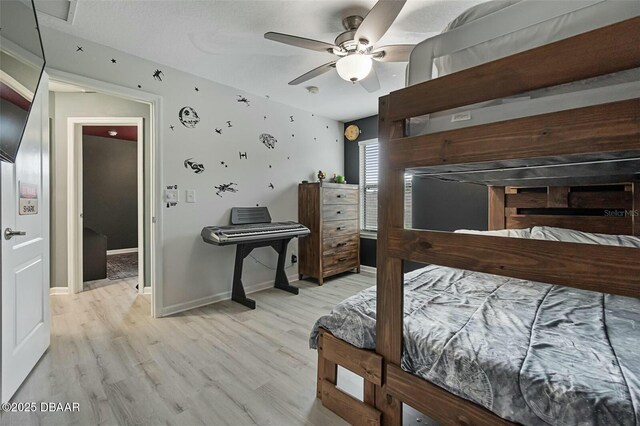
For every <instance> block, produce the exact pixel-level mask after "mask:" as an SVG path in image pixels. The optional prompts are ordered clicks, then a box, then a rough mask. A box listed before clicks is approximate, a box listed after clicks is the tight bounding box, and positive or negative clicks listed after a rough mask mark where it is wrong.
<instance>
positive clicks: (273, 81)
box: [39, 0, 482, 121]
mask: <svg viewBox="0 0 640 426" xmlns="http://www.w3.org/2000/svg"><path fill="white" fill-rule="evenodd" d="M54 1H55V0H54ZM480 2H482V0H414V1H411V0H409V1H408V2H407V4H406V5H405V8H404V9H403V11H402V12H401V14H400V16H399V17H398V19H397V20H396V22H395V23H394V25H393V26H392V27H391V30H390V31H389V32H388V33H387V34H386V35H385V36H384V38H383V39H382V40H381V41H380V42H379V43H378V44H377V45H383V44H395V43H417V42H420V41H422V40H424V39H426V38H428V37H430V36H433V35H435V34H436V33H439V32H440V31H441V30H442V29H443V28H444V27H445V26H446V24H447V23H448V22H449V21H450V20H452V19H453V18H455V17H456V16H457V15H458V14H460V13H461V12H462V11H464V10H465V9H467V8H469V7H471V6H472V5H474V4H477V3H480ZM374 4H375V1H365V0H355V1H322V0H315V1H244V0H234V1H192V0H182V1H178V0H175V1H161V0H154V1H142V0H135V1H110V0H99V1H95V0H82V1H79V2H78V5H77V10H76V13H75V20H74V23H73V25H70V24H68V23H65V22H62V21H60V20H57V19H54V18H51V17H50V16H47V15H42V14H41V15H40V17H39V18H40V24H41V25H46V26H49V27H52V28H55V29H57V30H60V31H63V32H66V33H69V34H73V35H75V36H78V37H82V38H85V39H88V40H91V41H94V42H97V43H101V44H104V45H107V46H111V47H113V48H116V49H119V50H122V51H124V52H127V53H130V54H133V55H136V56H139V57H142V58H144V59H148V60H151V61H154V62H157V63H158V64H163V65H168V66H171V67H174V68H177V69H179V70H183V71H187V72H190V73H192V74H196V75H198V76H201V77H204V78H208V79H210V80H214V81H217V82H220V83H223V84H227V85H229V86H233V87H237V88H240V89H242V90H244V91H246V92H249V93H254V94H256V95H269V96H270V97H271V99H274V100H277V101H280V102H283V103H286V104H289V105H292V106H295V107H298V108H302V109H304V110H307V111H310V112H313V113H315V114H319V115H323V116H325V117H330V118H333V119H337V120H342V121H348V120H351V119H355V118H361V117H366V116H369V115H373V114H376V113H377V108H378V97H380V96H383V95H385V94H387V93H389V92H390V91H392V90H396V89H399V88H401V87H402V86H403V85H404V70H405V67H406V64H404V63H386V64H379V63H377V64H376V65H377V68H376V69H377V71H378V75H379V77H380V81H381V86H382V87H381V89H380V90H379V91H378V92H375V93H372V94H370V93H367V92H366V91H365V90H364V89H363V88H361V87H360V86H358V85H352V84H351V83H348V82H346V81H344V80H341V79H340V77H338V75H337V73H335V72H330V73H327V74H325V75H322V76H320V77H317V78H315V79H313V80H310V81H309V82H308V83H307V84H304V83H303V84H301V85H299V86H289V85H288V84H287V83H288V82H289V81H290V80H292V79H294V78H295V77H298V76H299V75H301V74H303V73H305V72H307V71H309V70H311V69H312V68H315V67H317V66H319V65H321V64H323V63H326V62H329V61H330V60H332V58H333V56H331V55H329V54H325V53H320V52H313V51H307V50H304V49H299V48H295V47H290V46H287V45H283V44H279V43H275V42H272V41H268V40H265V39H264V38H263V34H264V33H265V32H267V31H276V32H283V33H288V34H293V35H299V36H303V37H307V38H314V39H318V40H323V41H327V42H333V40H334V39H335V37H336V36H337V35H338V34H339V33H340V32H341V31H343V29H342V26H341V20H342V18H344V17H346V16H349V15H353V14H360V15H362V16H364V15H366V13H367V11H368V10H369V9H370V8H371V7H372V6H373V5H374ZM308 85H314V86H317V87H318V88H319V89H320V93H319V94H316V95H312V94H309V93H307V91H306V89H305V87H306V86H308Z"/></svg>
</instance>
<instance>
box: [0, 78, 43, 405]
mask: <svg viewBox="0 0 640 426" xmlns="http://www.w3.org/2000/svg"><path fill="white" fill-rule="evenodd" d="M48 84H49V82H48V77H47V75H46V74H44V75H43V77H42V80H41V81H40V86H39V89H38V92H37V94H36V98H35V100H34V103H33V105H32V110H31V115H30V117H29V121H28V123H27V128H26V130H25V134H24V137H23V139H22V144H21V146H20V151H19V153H18V157H17V159H16V162H15V164H9V163H5V162H1V163H0V164H1V166H0V167H1V175H0V181H1V182H0V186H1V189H2V199H1V203H2V204H1V208H0V210H1V211H0V217H1V220H0V222H1V225H2V228H1V230H2V235H0V239H1V240H2V246H1V247H2V251H1V256H2V297H1V300H2V303H1V309H2V370H1V374H2V389H1V392H0V399H1V400H2V402H7V401H9V399H11V397H12V396H13V394H14V393H15V392H16V390H17V389H18V387H19V386H20V384H22V382H23V381H24V379H25V378H26V377H27V375H28V374H29V372H30V371H31V370H32V369H33V367H34V366H35V365H36V363H37V362H38V360H39V359H40V357H41V356H42V354H43V353H44V352H45V351H46V350H47V348H48V347H49V340H50V337H49V336H50V328H51V321H50V317H49V218H50V216H49V119H48V115H49V113H48V105H49V99H48ZM21 192H22V198H23V202H22V203H21V202H20V195H21ZM34 195H35V196H36V197H37V198H36V200H37V208H36V207H35V204H36V203H35V202H34V201H33V200H34V198H33V196H34ZM28 197H30V198H28ZM20 210H24V211H20ZM25 213H30V214H25ZM7 230H13V231H19V232H20V231H21V232H24V233H25V235H17V236H13V237H12V238H10V239H9V238H6V237H5V232H6V231H7Z"/></svg>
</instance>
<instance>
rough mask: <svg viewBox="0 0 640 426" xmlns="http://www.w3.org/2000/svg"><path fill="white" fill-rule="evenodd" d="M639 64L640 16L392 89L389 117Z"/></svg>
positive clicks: (405, 116)
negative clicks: (405, 86) (393, 90)
mask: <svg viewBox="0 0 640 426" xmlns="http://www.w3.org/2000/svg"><path fill="white" fill-rule="evenodd" d="M580 52H585V54H584V55H582V54H580ZM587 52H588V53H587ZM635 67H640V17H635V18H631V19H628V20H626V21H622V22H619V23H616V24H613V25H609V26H607V27H604V28H599V29H597V30H594V31H589V32H586V33H583V34H579V35H577V36H574V37H570V38H566V39H564V40H560V41H557V42H555V43H551V44H547V45H544V46H541V47H538V48H535V49H531V50H527V51H525V52H521V53H518V54H515V55H512V56H508V57H505V58H502V59H498V60H496V61H492V62H488V63H486V64H482V65H479V66H476V67H473V68H469V69H466V70H463V71H460V72H456V73H453V74H449V75H446V76H443V77H440V78H436V79H434V80H431V81H426V82H424V83H420V84H416V85H415V86H410V87H407V88H404V89H401V90H398V91H395V92H392V93H391V94H390V95H389V99H390V106H391V108H390V110H389V115H388V116H387V118H388V119H390V120H391V121H395V120H403V119H408V118H412V117H418V116H421V115H424V114H430V113H433V112H436V111H444V110H446V109H450V108H456V107H460V106H464V105H471V104H474V103H476V102H482V101H486V100H491V99H498V98H502V97H505V96H512V95H517V94H520V93H523V92H527V91H529V90H535V89H540V88H543V87H549V86H555V85H558V84H563V83H568V82H572V81H578V80H582V79H586V78H591V77H596V76H599V75H603V74H609V73H613V72H617V71H622V70H626V69H630V68H635Z"/></svg>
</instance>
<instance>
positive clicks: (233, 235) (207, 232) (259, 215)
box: [200, 207, 310, 309]
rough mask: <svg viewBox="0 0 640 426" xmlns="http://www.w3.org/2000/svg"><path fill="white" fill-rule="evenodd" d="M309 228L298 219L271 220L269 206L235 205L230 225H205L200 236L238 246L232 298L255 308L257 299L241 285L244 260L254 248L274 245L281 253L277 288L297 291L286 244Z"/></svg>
mask: <svg viewBox="0 0 640 426" xmlns="http://www.w3.org/2000/svg"><path fill="white" fill-rule="evenodd" d="M309 233H310V231H309V228H307V227H306V226H304V225H301V224H299V223H296V222H271V215H270V214H269V210H267V208H266V207H234V208H232V209H231V225H228V226H205V227H204V228H202V232H200V235H201V236H202V239H203V240H204V242H205V243H209V244H214V245H216V246H224V245H229V244H235V245H236V261H235V266H234V269H233V285H232V287H231V300H233V301H235V302H238V303H241V304H243V305H244V306H246V307H248V308H251V309H255V308H256V302H255V301H254V300H251V299H249V298H248V297H247V295H246V293H245V291H244V285H243V284H242V263H243V260H244V258H245V257H247V256H248V255H249V253H251V251H252V250H253V249H256V248H260V247H271V248H273V249H274V250H275V251H276V252H277V253H278V266H277V267H276V279H275V281H274V283H273V286H274V287H275V288H278V289H280V290H284V291H288V292H289V293H293V294H298V288H297V287H294V286H292V285H289V280H288V279H287V274H286V272H285V265H284V264H285V260H286V256H287V244H289V241H291V239H292V238H295V237H304V236H305V235H308V234H309Z"/></svg>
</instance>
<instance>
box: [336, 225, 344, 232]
mask: <svg viewBox="0 0 640 426" xmlns="http://www.w3.org/2000/svg"><path fill="white" fill-rule="evenodd" d="M336 229H337V230H338V231H342V230H343V229H344V226H338V227H337V228H336Z"/></svg>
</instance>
